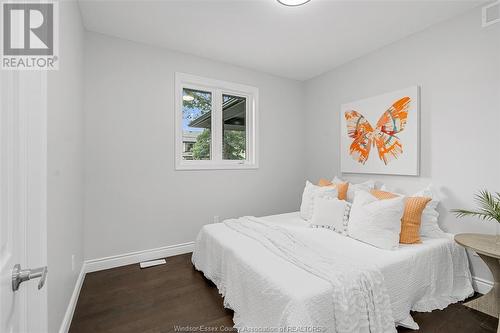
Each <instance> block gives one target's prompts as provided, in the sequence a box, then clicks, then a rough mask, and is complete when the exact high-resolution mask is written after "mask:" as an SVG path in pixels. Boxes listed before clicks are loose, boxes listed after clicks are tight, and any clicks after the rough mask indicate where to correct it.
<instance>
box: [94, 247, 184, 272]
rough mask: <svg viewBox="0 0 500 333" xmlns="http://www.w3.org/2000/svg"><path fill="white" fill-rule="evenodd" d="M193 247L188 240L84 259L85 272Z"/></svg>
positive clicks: (171, 253)
mask: <svg viewBox="0 0 500 333" xmlns="http://www.w3.org/2000/svg"><path fill="white" fill-rule="evenodd" d="M193 249H194V242H188V243H183V244H176V245H170V246H164V247H159V248H156V249H149V250H143V251H137V252H131V253H125V254H119V255H116V256H111V257H106V258H100V259H92V260H86V261H85V272H87V273H90V272H96V271H101V270H103V269H110V268H115V267H120V266H125V265H131V264H137V263H139V262H141V261H147V260H153V259H158V258H165V257H171V256H176V255H178V254H184V253H189V252H193Z"/></svg>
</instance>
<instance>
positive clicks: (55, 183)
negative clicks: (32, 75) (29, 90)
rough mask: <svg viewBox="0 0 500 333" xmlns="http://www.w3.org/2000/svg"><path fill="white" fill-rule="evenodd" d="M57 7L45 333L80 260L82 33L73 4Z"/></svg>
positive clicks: (61, 308) (54, 326)
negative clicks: (57, 32)
mask: <svg viewBox="0 0 500 333" xmlns="http://www.w3.org/2000/svg"><path fill="white" fill-rule="evenodd" d="M59 7H60V8H59V10H60V16H59V17H60V28H59V34H60V36H59V38H60V63H59V66H60V67H59V70H58V71H51V72H48V119H47V140H48V156H47V172H48V179H47V205H48V206H47V214H48V216H47V217H48V221H47V237H48V253H47V255H48V266H49V275H48V311H49V313H48V315H49V321H48V323H49V332H57V331H58V330H59V327H60V325H61V322H62V319H63V316H64V313H65V312H66V308H67V306H68V303H69V299H70V297H71V294H72V292H73V289H74V287H75V282H76V279H77V277H78V274H79V273H80V269H81V266H82V261H83V102H84V101H83V70H84V68H83V44H84V30H83V25H82V20H81V17H80V11H79V9H78V4H77V3H76V2H75V1H61V2H60V4H59ZM72 255H75V270H74V271H73V270H72V269H71V268H72V267H71V256H72Z"/></svg>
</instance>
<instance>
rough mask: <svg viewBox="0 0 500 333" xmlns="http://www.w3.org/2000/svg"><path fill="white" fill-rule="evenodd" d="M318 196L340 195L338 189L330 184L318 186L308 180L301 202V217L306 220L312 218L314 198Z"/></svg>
mask: <svg viewBox="0 0 500 333" xmlns="http://www.w3.org/2000/svg"><path fill="white" fill-rule="evenodd" d="M316 196H331V197H334V198H336V197H337V196H338V193H337V190H336V189H335V188H333V187H329V186H323V187H321V186H316V185H314V184H312V183H311V182H309V181H306V186H305V187H304V192H303V193H302V203H301V204H300V217H302V218H303V219H304V220H310V219H311V218H312V215H313V210H314V198H315V197H316Z"/></svg>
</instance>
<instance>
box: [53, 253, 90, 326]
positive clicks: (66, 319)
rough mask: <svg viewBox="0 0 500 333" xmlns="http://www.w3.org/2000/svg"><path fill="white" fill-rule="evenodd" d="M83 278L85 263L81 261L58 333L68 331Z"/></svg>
mask: <svg viewBox="0 0 500 333" xmlns="http://www.w3.org/2000/svg"><path fill="white" fill-rule="evenodd" d="M84 279H85V263H83V265H82V268H81V269H80V274H79V275H78V279H77V280H76V283H75V288H74V289H73V294H71V298H70V299H69V304H68V308H67V309H66V313H65V314H64V318H63V321H62V323H61V327H60V329H59V333H68V331H69V327H70V326H71V320H72V319H73V313H75V308H76V303H77V302H78V296H80V290H81V289H82V285H83V280H84Z"/></svg>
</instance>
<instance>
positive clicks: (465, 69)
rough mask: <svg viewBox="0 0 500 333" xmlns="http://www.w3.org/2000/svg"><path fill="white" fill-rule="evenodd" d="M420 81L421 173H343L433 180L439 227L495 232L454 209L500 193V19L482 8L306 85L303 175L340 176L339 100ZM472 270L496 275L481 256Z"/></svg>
mask: <svg viewBox="0 0 500 333" xmlns="http://www.w3.org/2000/svg"><path fill="white" fill-rule="evenodd" d="M415 84H418V85H420V86H421V177H404V176H403V177H402V176H373V175H372V176H368V175H366V176H365V175H356V176H354V175H353V176H349V175H346V176H345V178H348V179H352V180H364V179H368V178H372V179H376V180H379V181H382V182H384V183H386V184H389V185H390V186H392V187H393V188H395V189H398V190H402V191H406V192H411V191H413V190H416V189H418V188H419V187H422V186H423V185H426V184H428V183H431V182H432V183H433V184H434V185H435V186H437V187H438V188H439V189H440V191H441V195H442V198H443V202H442V205H441V209H440V212H441V214H442V216H441V219H440V223H441V225H442V227H443V228H444V229H445V230H447V231H450V232H453V233H456V232H463V231H471V232H490V233H494V232H495V224H494V223H484V222H480V221H478V220H476V219H464V220H457V219H456V218H455V217H454V216H452V215H451V214H450V213H449V212H448V211H449V210H450V209H451V208H458V207H471V204H472V203H471V201H472V196H473V194H474V192H476V191H477V190H478V189H481V188H488V189H490V190H495V191H500V176H499V170H500V155H499V148H498V147H499V143H500V128H499V124H500V109H499V106H500V24H497V25H493V26H491V27H488V28H485V29H482V28H481V11H480V9H479V8H478V9H474V10H473V11H470V12H468V13H466V14H464V15H462V16H459V17H456V18H454V19H452V20H450V21H447V22H444V23H442V24H439V25H436V26H434V27H431V28H430V29H428V30H425V31H423V32H420V33H418V34H415V35H413V36H411V37H409V38H407V39H404V40H401V41H399V42H397V43H394V44H392V45H389V46H387V47H384V48H382V49H380V50H379V51H377V52H374V53H372V54H370V55H367V56H364V57H362V58H360V59H357V60H355V61H353V62H350V63H348V64H346V65H344V66H342V67H340V68H337V69H335V70H333V71H330V72H328V73H326V74H324V75H321V76H319V77H317V78H315V79H312V80H310V81H308V82H306V96H305V107H304V109H305V119H306V125H305V127H306V133H307V139H306V154H305V158H304V160H305V161H307V166H306V169H307V171H306V173H307V177H308V178H309V179H311V180H314V181H315V180H317V179H318V178H319V177H329V176H333V175H340V165H339V160H340V159H339V146H340V145H339V110H340V105H341V104H343V103H346V102H350V101H353V100H357V99H360V98H365V97H370V96H374V95H377V94H381V93H385V92H390V91H392V90H397V89H400V88H404V87H408V86H411V85H415ZM471 260H472V262H473V270H474V274H475V275H477V276H479V277H483V278H488V279H490V280H491V276H490V274H489V271H488V270H487V269H486V268H485V266H484V265H483V264H482V262H481V261H480V259H479V258H477V257H471Z"/></svg>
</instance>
